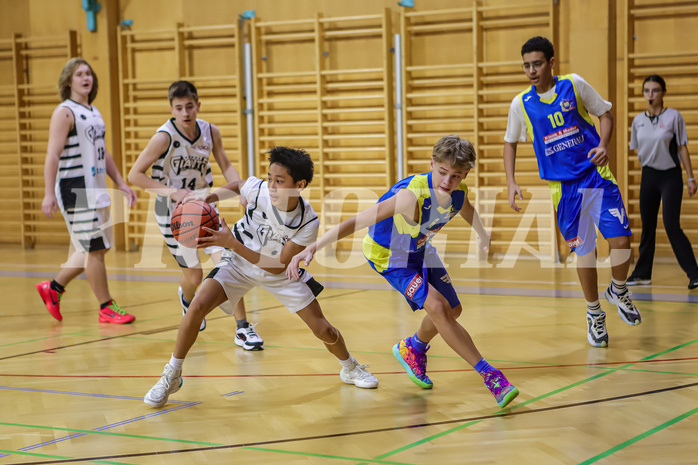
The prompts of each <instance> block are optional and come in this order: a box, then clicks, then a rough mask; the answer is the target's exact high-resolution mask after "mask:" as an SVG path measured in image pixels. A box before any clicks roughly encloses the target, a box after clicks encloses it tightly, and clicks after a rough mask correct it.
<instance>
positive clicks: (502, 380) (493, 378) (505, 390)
mask: <svg viewBox="0 0 698 465" xmlns="http://www.w3.org/2000/svg"><path fill="white" fill-rule="evenodd" d="M481 376H482V377H483V378H484V380H485V386H487V389H489V390H490V392H491V393H492V395H493V396H494V399H495V400H496V401H497V404H498V405H499V407H500V408H504V407H506V406H507V405H509V402H511V401H512V400H514V399H515V398H516V396H518V395H519V390H518V389H516V388H515V387H514V385H513V384H511V383H509V380H508V379H507V377H506V376H504V373H502V372H501V371H499V370H492V371H487V372H485V373H484V374H481Z"/></svg>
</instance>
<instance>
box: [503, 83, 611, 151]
mask: <svg viewBox="0 0 698 465" xmlns="http://www.w3.org/2000/svg"><path fill="white" fill-rule="evenodd" d="M572 81H574V86H575V87H576V89H577V93H578V94H579V98H581V99H582V103H583V104H584V108H586V110H587V112H588V113H589V114H591V115H594V116H596V117H599V116H601V115H603V114H604V113H606V112H607V111H608V110H610V109H611V107H612V106H613V105H611V102H608V101H606V100H604V99H603V98H602V97H601V95H599V93H598V92H596V89H594V88H593V87H591V85H589V83H588V82H586V81H585V80H584V78H582V77H581V76H580V75H578V74H574V73H572ZM556 87H557V86H553V87H552V88H551V89H550V90H548V91H547V92H544V93H542V94H538V95H539V96H540V98H541V99H549V98H551V97H552V96H553V95H554V94H555V88H556ZM527 138H528V134H527V133H526V120H525V118H524V114H523V109H522V108H521V102H520V101H519V96H518V95H517V96H516V97H514V98H513V99H512V101H511V105H510V106H509V117H508V119H507V132H506V134H504V140H505V141H506V142H509V143H512V144H513V143H515V142H519V141H520V142H526V140H527Z"/></svg>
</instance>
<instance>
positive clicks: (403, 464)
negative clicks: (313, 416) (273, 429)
mask: <svg viewBox="0 0 698 465" xmlns="http://www.w3.org/2000/svg"><path fill="white" fill-rule="evenodd" d="M243 449H249V450H256V451H260V452H274V453H277V454H289V455H301V456H304V457H320V458H325V459H336V460H348V461H351V462H362V463H384V464H386V465H413V464H411V463H407V462H390V461H387V460H380V459H378V458H375V459H361V458H356V457H343V456H339V455H328V454H313V453H310V452H297V451H292V450H280V449H266V448H263V447H243Z"/></svg>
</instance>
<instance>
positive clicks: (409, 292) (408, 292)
mask: <svg viewBox="0 0 698 465" xmlns="http://www.w3.org/2000/svg"><path fill="white" fill-rule="evenodd" d="M423 282H424V280H423V279H422V277H421V276H419V275H418V274H416V275H414V278H412V281H410V284H408V285H407V289H405V297H407V298H408V299H411V298H412V297H414V293H415V292H417V289H419V286H421V285H422V283H423Z"/></svg>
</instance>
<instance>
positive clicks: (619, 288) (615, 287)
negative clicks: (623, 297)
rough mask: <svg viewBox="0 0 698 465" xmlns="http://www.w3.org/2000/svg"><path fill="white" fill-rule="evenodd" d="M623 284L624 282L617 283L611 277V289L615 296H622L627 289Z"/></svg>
mask: <svg viewBox="0 0 698 465" xmlns="http://www.w3.org/2000/svg"><path fill="white" fill-rule="evenodd" d="M625 283H626V281H625V280H623V281H618V280H617V279H616V278H613V277H611V287H613V291H614V292H615V293H616V294H622V293H623V292H625V291H626V290H627V289H628V288H627V287H626V284H625Z"/></svg>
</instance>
